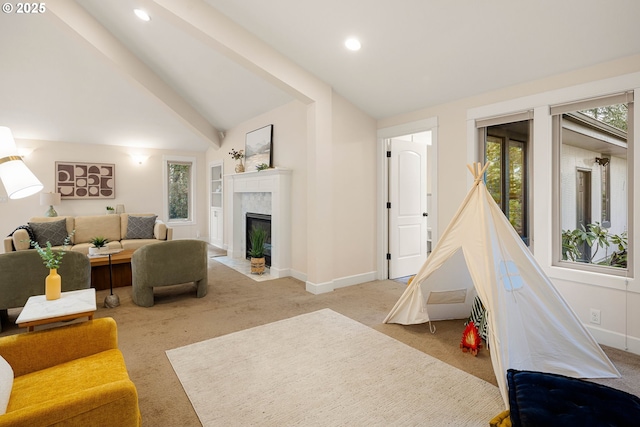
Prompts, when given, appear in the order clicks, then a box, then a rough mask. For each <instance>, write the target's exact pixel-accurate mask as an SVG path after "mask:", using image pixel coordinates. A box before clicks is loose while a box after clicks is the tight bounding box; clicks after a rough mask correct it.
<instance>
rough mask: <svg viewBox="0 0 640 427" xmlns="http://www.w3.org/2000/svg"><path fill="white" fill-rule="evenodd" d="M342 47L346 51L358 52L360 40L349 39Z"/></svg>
mask: <svg viewBox="0 0 640 427" xmlns="http://www.w3.org/2000/svg"><path fill="white" fill-rule="evenodd" d="M344 45H345V46H346V48H347V49H349V50H353V51H356V50H360V47H361V45H360V40H358V39H356V38H353V37H352V38H349V39H347V40H346V41H345V42H344Z"/></svg>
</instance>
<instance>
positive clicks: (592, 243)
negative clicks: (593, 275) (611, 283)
mask: <svg viewBox="0 0 640 427" xmlns="http://www.w3.org/2000/svg"><path fill="white" fill-rule="evenodd" d="M585 243H586V245H587V246H588V247H590V248H593V247H595V250H593V251H592V253H591V255H590V256H589V257H587V256H585V254H583V253H582V249H581V248H583V247H584V246H583V245H584V244H585ZM612 246H613V249H614V250H613V252H612V253H609V250H610V249H612ZM599 249H604V251H605V253H604V257H602V258H601V259H597V258H596V256H597V255H598V252H599ZM562 259H563V260H565V261H574V262H586V263H590V264H598V265H609V266H612V267H620V268H627V233H626V232H623V233H622V234H611V233H609V231H608V230H607V229H606V228H603V227H602V226H601V225H600V223H598V222H594V223H592V224H588V225H587V226H586V227H585V226H581V227H580V228H579V229H575V230H563V231H562Z"/></svg>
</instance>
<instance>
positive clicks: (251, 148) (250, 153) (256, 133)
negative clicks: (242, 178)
mask: <svg viewBox="0 0 640 427" xmlns="http://www.w3.org/2000/svg"><path fill="white" fill-rule="evenodd" d="M272 140H273V125H267V126H265V127H263V128H260V129H256V130H253V131H251V132H249V133H247V137H246V139H245V147H244V155H245V163H244V170H245V171H246V172H255V171H256V170H257V166H258V165H262V164H265V165H267V166H268V167H270V168H271V167H273V141H272Z"/></svg>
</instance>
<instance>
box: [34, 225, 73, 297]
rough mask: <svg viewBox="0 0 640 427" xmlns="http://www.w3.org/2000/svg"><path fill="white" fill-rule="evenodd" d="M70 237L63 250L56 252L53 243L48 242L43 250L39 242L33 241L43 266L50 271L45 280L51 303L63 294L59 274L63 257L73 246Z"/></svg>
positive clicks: (65, 241)
mask: <svg viewBox="0 0 640 427" xmlns="http://www.w3.org/2000/svg"><path fill="white" fill-rule="evenodd" d="M72 235H73V233H71V234H70V235H68V236H67V237H66V238H65V239H64V244H63V245H62V249H56V250H54V249H53V248H52V247H51V242H49V241H47V244H46V246H45V247H44V248H43V247H41V246H40V244H39V243H38V242H35V241H32V242H31V245H32V246H33V247H34V248H35V250H36V251H37V252H38V255H40V258H42V262H43V264H44V265H45V266H46V267H47V268H48V269H49V275H48V276H47V277H46V278H45V279H44V294H45V298H46V299H47V300H49V301H51V300H56V299H59V298H60V294H61V292H62V278H61V277H60V275H59V274H58V268H60V265H61V264H62V257H63V256H64V254H65V253H66V248H67V247H68V246H70V244H71V236H72Z"/></svg>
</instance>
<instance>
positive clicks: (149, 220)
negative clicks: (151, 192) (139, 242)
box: [125, 215, 158, 239]
mask: <svg viewBox="0 0 640 427" xmlns="http://www.w3.org/2000/svg"><path fill="white" fill-rule="evenodd" d="M157 217H158V216H157V215H154V216H129V221H128V223H127V236H126V237H125V239H153V227H154V226H155V225H156V218H157Z"/></svg>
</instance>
